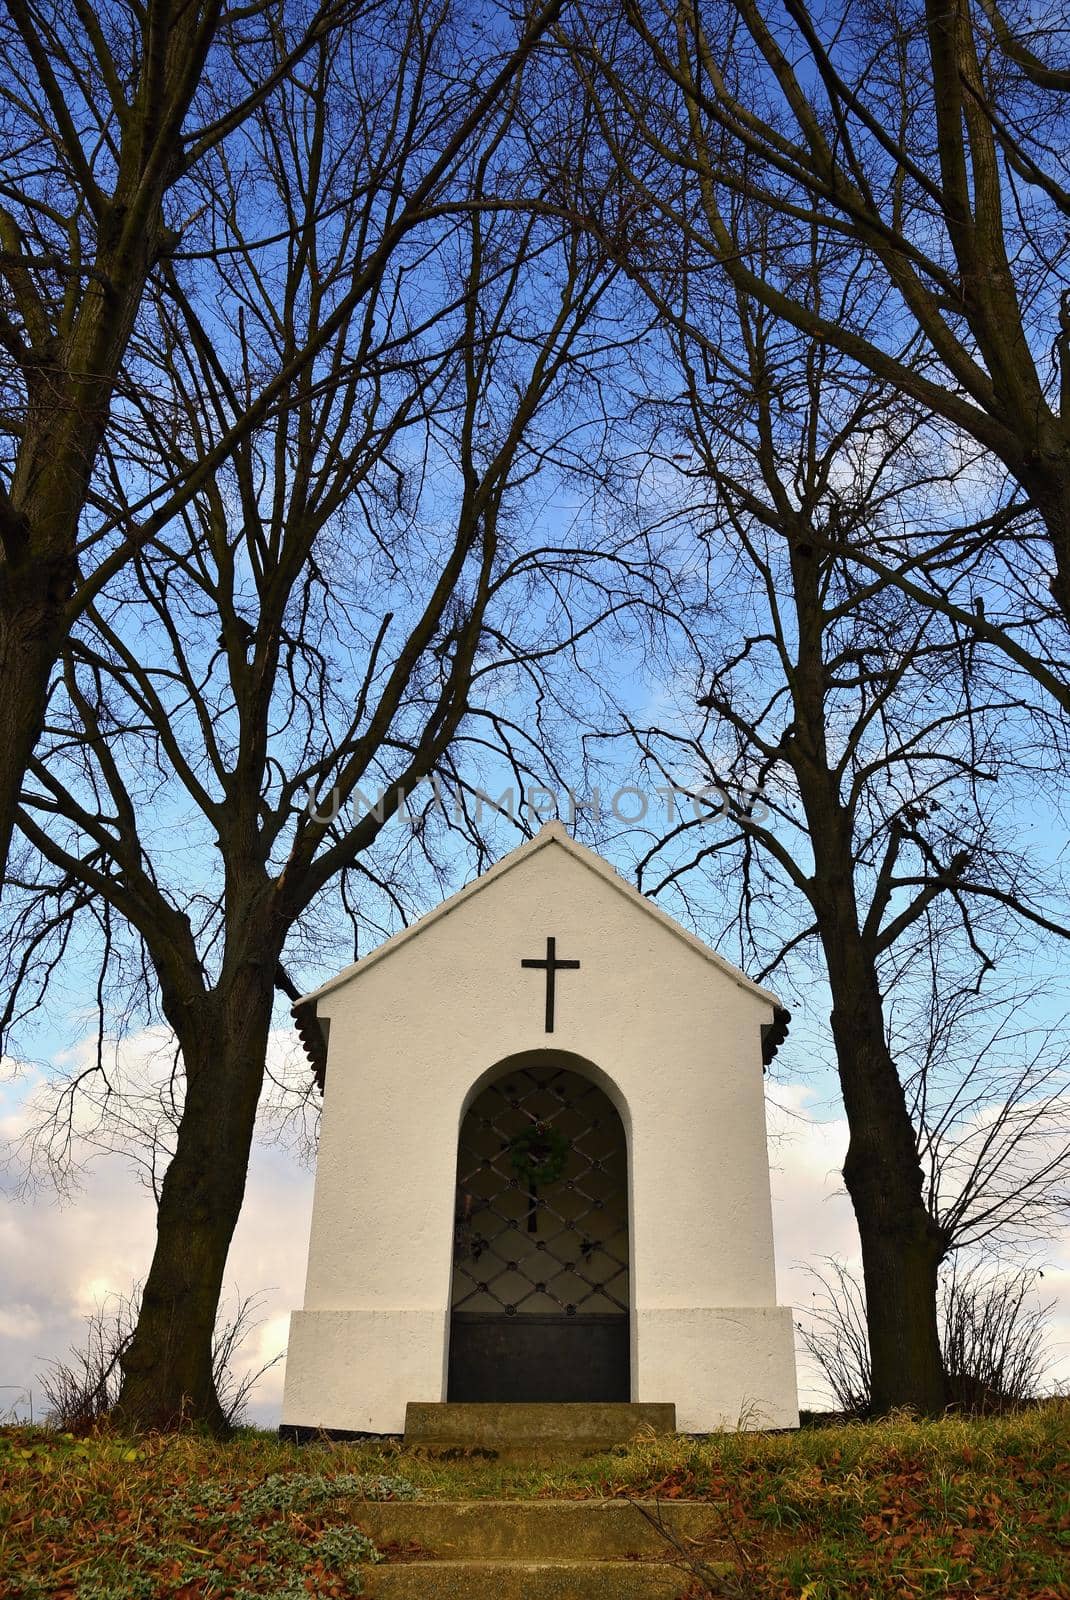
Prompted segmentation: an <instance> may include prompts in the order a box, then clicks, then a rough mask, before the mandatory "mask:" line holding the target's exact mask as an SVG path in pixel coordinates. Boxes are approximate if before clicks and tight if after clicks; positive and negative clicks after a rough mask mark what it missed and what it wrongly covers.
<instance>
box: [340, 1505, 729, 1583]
mask: <svg viewBox="0 0 1070 1600" xmlns="http://www.w3.org/2000/svg"><path fill="white" fill-rule="evenodd" d="M641 1507H642V1509H641ZM644 1509H645V1510H646V1511H647V1512H648V1513H649V1514H650V1516H653V1517H654V1518H660V1520H661V1523H662V1526H663V1527H665V1528H666V1529H668V1530H671V1533H672V1535H673V1537H674V1538H675V1539H676V1540H677V1541H678V1542H679V1544H680V1545H682V1546H684V1547H685V1548H694V1550H695V1552H696V1554H700V1556H701V1560H702V1562H703V1563H704V1565H705V1567H706V1569H707V1570H708V1571H710V1572H712V1573H719V1574H721V1575H725V1574H728V1573H730V1572H732V1571H734V1567H733V1565H732V1563H730V1562H726V1561H724V1559H723V1555H724V1551H723V1547H720V1546H719V1544H718V1534H719V1533H720V1532H723V1529H722V1526H721V1522H720V1515H719V1511H718V1507H717V1506H715V1505H709V1504H705V1503H701V1502H698V1501H690V1502H689V1501H680V1500H674V1501H666V1502H663V1503H661V1504H660V1505H658V1504H657V1503H656V1502H653V1501H644V1502H638V1503H637V1502H635V1501H630V1500H464V1501H460V1500H452V1501H451V1500H424V1501H420V1500H412V1501H391V1502H387V1503H385V1504H376V1505H367V1506H364V1507H362V1508H361V1510H360V1513H359V1515H358V1516H357V1517H356V1518H355V1521H356V1522H357V1524H358V1526H359V1527H360V1528H361V1530H362V1532H365V1533H367V1534H369V1535H370V1536H371V1538H373V1539H374V1540H375V1542H376V1544H377V1545H379V1547H380V1548H381V1549H383V1550H385V1551H386V1552H387V1554H388V1557H390V1558H391V1559H388V1561H387V1562H386V1563H385V1564H384V1565H382V1566H375V1567H369V1568H368V1570H367V1574H366V1577H365V1594H366V1595H367V1596H368V1597H369V1600H678V1597H679V1596H682V1595H684V1594H685V1593H686V1592H687V1590H688V1586H689V1584H690V1583H691V1581H692V1575H691V1573H690V1572H689V1571H688V1570H687V1569H686V1566H685V1564H684V1563H683V1562H682V1561H681V1558H680V1556H679V1553H678V1551H677V1550H676V1549H675V1548H674V1546H673V1544H672V1542H671V1541H670V1540H669V1539H667V1538H666V1537H665V1536H664V1534H662V1532H661V1531H660V1530H659V1529H658V1528H657V1527H655V1526H654V1525H653V1524H652V1523H651V1521H650V1520H649V1518H648V1517H647V1516H645V1515H644V1514H643V1513H644ZM718 1556H720V1557H721V1559H717V1558H718ZM399 1557H400V1558H399Z"/></svg>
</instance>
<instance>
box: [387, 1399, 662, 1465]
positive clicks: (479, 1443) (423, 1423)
mask: <svg viewBox="0 0 1070 1600" xmlns="http://www.w3.org/2000/svg"><path fill="white" fill-rule="evenodd" d="M675 1431H676V1407H675V1406H674V1405H660V1404H656V1403H650V1402H647V1403H645V1404H634V1405H628V1404H618V1405H613V1404H598V1403H577V1404H561V1405H540V1404H534V1403H533V1404H527V1405H504V1404H496V1403H491V1402H486V1403H483V1404H479V1403H457V1402H449V1401H437V1402H435V1401H423V1400H410V1401H409V1404H408V1406H407V1407H406V1409H405V1443H406V1445H426V1446H433V1447H435V1448H439V1449H484V1450H506V1451H508V1450H517V1449H539V1448H540V1447H548V1448H553V1449H554V1450H561V1449H567V1450H581V1451H582V1450H587V1451H591V1452H593V1451H596V1450H608V1449H611V1448H612V1447H613V1445H616V1444H626V1443H627V1442H628V1440H629V1439H632V1438H634V1437H635V1435H636V1434H637V1433H643V1432H646V1433H660V1434H667V1433H674V1432H675Z"/></svg>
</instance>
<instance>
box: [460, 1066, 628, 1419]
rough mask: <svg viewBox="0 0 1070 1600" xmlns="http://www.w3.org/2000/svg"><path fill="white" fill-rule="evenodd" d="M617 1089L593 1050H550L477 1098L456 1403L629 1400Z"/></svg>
mask: <svg viewBox="0 0 1070 1600" xmlns="http://www.w3.org/2000/svg"><path fill="white" fill-rule="evenodd" d="M599 1080H600V1081H599ZM611 1088H612V1085H611V1084H610V1083H609V1080H608V1079H606V1077H605V1075H604V1074H603V1073H601V1072H600V1071H599V1070H598V1069H597V1068H595V1067H593V1066H592V1064H591V1063H588V1062H586V1061H584V1060H583V1059H582V1058H581V1057H577V1056H574V1055H571V1054H569V1053H567V1052H564V1051H553V1050H539V1051H532V1052H528V1053H526V1054H523V1055H517V1056H512V1057H510V1058H508V1060H506V1061H504V1062H499V1063H498V1065H497V1066H496V1067H495V1068H493V1069H491V1071H490V1072H489V1073H486V1074H484V1076H483V1077H482V1078H481V1079H480V1080H479V1082H478V1083H477V1084H476V1086H475V1088H474V1090H473V1091H472V1093H471V1095H470V1096H469V1099H468V1102H467V1105H466V1107H465V1110H464V1113H463V1115H462V1118H461V1124H460V1131H459V1136H458V1152H457V1182H456V1189H455V1209H454V1254H453V1272H452V1287H451V1296H450V1301H451V1303H450V1352H449V1372H448V1387H447V1395H448V1398H449V1399H450V1400H455V1401H506V1402H517V1401H621V1400H628V1399H629V1398H630V1391H631V1379H630V1359H629V1342H630V1341H629V1322H630V1244H629V1174H628V1139H627V1133H626V1129H625V1125H624V1121H623V1120H622V1117H621V1113H620V1111H619V1110H618V1109H617V1106H616V1105H615V1104H614V1102H613V1099H611V1098H610V1094H609V1093H608V1092H607V1090H608V1089H611ZM615 1098H616V1096H615Z"/></svg>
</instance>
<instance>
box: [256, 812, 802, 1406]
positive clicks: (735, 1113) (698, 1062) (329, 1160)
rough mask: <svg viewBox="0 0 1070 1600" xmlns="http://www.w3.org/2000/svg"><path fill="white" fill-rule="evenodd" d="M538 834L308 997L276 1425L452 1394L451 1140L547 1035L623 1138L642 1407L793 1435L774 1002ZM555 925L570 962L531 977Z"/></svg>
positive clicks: (554, 834)
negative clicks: (772, 1147)
mask: <svg viewBox="0 0 1070 1600" xmlns="http://www.w3.org/2000/svg"><path fill="white" fill-rule="evenodd" d="M587 855H588V853H587V852H578V851H577V849H576V847H575V846H572V845H571V844H570V843H568V842H567V841H564V840H563V838H562V833H561V830H560V828H559V827H558V828H555V829H547V830H544V832H543V833H542V834H540V836H539V838H538V839H537V840H536V841H535V842H534V844H533V845H529V846H527V847H525V849H523V850H521V851H519V852H515V853H514V855H513V856H512V857H507V858H506V861H505V862H504V863H500V864H499V867H498V868H496V869H494V870H493V871H492V873H491V874H490V875H488V877H487V878H486V879H484V880H481V886H480V887H478V888H477V889H476V891H475V892H471V891H469V892H468V893H466V894H464V895H463V896H460V897H458V898H457V902H456V904H451V903H449V902H447V909H446V910H445V912H444V913H440V914H436V915H433V916H432V917H431V918H429V919H425V922H424V924H418V925H417V928H416V930H410V931H409V933H408V934H407V935H403V936H401V938H400V939H399V940H397V941H392V942H391V945H389V946H387V947H386V950H385V951H384V953H383V955H382V956H381V957H379V958H377V956H376V955H375V954H373V955H372V956H371V957H369V958H366V960H365V962H364V963H361V964H360V965H359V966H358V967H357V968H355V969H352V970H351V973H350V974H349V975H347V976H346V977H345V978H344V979H343V981H341V982H340V983H338V984H337V986H335V987H333V988H332V987H330V986H327V992H325V993H323V994H322V995H321V997H320V998H319V1000H318V1005H317V1011H318V1015H319V1016H320V1017H323V1018H329V1020H330V1049H329V1056H328V1071H327V1086H326V1093H325V1100H324V1110H323V1121H322V1128H321V1136H320V1149H319V1159H318V1167H317V1174H316V1192H315V1204H314V1208H313V1218H312V1232H311V1240H310V1247H309V1264H308V1276H307V1282H306V1289H305V1305H304V1310H303V1311H302V1312H300V1313H296V1314H295V1316H294V1319H293V1324H292V1329H291V1339H290V1346H289V1353H288V1357H287V1372H286V1390H285V1399H284V1405H283V1421H284V1422H285V1423H289V1424H298V1425H304V1426H324V1427H332V1428H345V1429H355V1430H367V1431H370V1432H385V1433H389V1432H400V1431H401V1428H402V1426H403V1419H404V1406H405V1402H406V1401H407V1400H439V1399H444V1398H445V1387H444V1385H445V1371H446V1341H447V1337H448V1305H449V1299H450V1275H451V1265H452V1248H453V1228H454V1190H455V1178H456V1162H457V1134H458V1129H459V1125H460V1119H461V1116H462V1114H463V1112H464V1110H465V1108H466V1106H467V1104H468V1102H469V1100H470V1098H471V1096H472V1094H473V1093H474V1091H475V1088H476V1086H477V1085H478V1084H479V1082H480V1081H481V1080H483V1079H485V1078H486V1077H487V1076H488V1075H489V1074H491V1073H492V1072H493V1071H495V1070H497V1069H498V1067H499V1064H500V1063H501V1062H502V1061H503V1060H504V1059H506V1058H508V1057H510V1056H512V1055H514V1054H516V1053H518V1052H523V1051H528V1050H542V1049H545V1048H547V1047H548V1046H552V1047H554V1048H555V1049H560V1050H562V1051H567V1052H569V1053H570V1054H571V1055H573V1056H574V1057H580V1058H582V1059H583V1061H585V1062H586V1063H590V1064H591V1067H590V1071H591V1075H592V1076H593V1077H594V1078H595V1080H596V1081H597V1082H599V1083H600V1084H601V1085H602V1086H603V1087H604V1088H605V1089H606V1091H607V1093H609V1095H610V1097H611V1098H612V1099H613V1101H614V1104H615V1105H616V1106H617V1108H618V1110H619V1111H620V1113H621V1115H622V1118H623V1120H624V1125H625V1129H626V1132H627V1134H628V1140H629V1169H630V1179H631V1185H632V1200H631V1249H632V1263H631V1293H632V1302H633V1313H632V1316H633V1330H632V1385H633V1396H632V1397H633V1399H636V1400H668V1401H675V1402H676V1404H677V1418H678V1424H679V1426H680V1427H681V1428H682V1429H684V1430H688V1431H707V1430H710V1429H714V1428H717V1427H723V1426H725V1425H731V1426H734V1425H736V1424H737V1422H739V1421H740V1420H744V1421H749V1423H750V1425H765V1426H770V1425H772V1426H792V1425H794V1424H795V1423H796V1422H797V1402H796V1394H795V1372H794V1358H793V1342H792V1332H791V1318H790V1313H789V1312H787V1311H786V1310H778V1309H777V1308H776V1305H775V1300H776V1295H775V1284H774V1275H773V1238H772V1220H771V1212H770V1198H769V1172H768V1164H767V1155H766V1138H765V1111H764V1098H763V1087H762V1065H761V1036H760V1029H761V1026H762V1025H763V1024H764V1023H769V1022H771V1021H772V1015H773V1004H774V1002H773V1000H772V997H771V996H768V995H767V994H765V993H764V992H763V991H759V990H757V989H756V988H755V986H754V985H752V984H749V983H748V982H747V981H746V980H745V979H742V977H741V975H736V974H735V973H734V971H733V969H730V968H727V966H726V965H725V964H717V963H716V962H714V961H713V960H711V959H710V958H709V957H708V955H706V954H704V953H703V951H702V949H701V948H697V947H696V945H695V942H694V941H692V940H690V939H689V938H688V937H687V936H686V935H684V934H683V933H682V931H680V932H676V931H674V927H673V925H671V924H669V923H668V920H667V919H664V918H661V917H660V916H655V915H652V914H650V913H649V912H648V911H647V909H646V908H645V907H644V905H643V904H641V903H640V902H639V901H638V900H637V898H636V897H635V896H634V894H633V892H632V891H630V890H629V889H628V888H627V887H626V886H625V885H624V884H623V883H622V882H621V880H617V879H615V878H614V877H613V875H611V874H610V873H609V872H608V869H606V868H605V866H604V864H601V863H597V858H593V859H594V862H595V864H594V865H592V864H591V863H590V861H589V859H587ZM551 934H552V935H554V936H555V937H556V939H557V952H558V955H559V956H560V957H572V958H578V959H579V960H580V961H581V963H582V966H581V968H580V970H579V971H578V972H570V971H566V972H562V973H559V974H558V979H557V1007H556V1019H555V1022H556V1026H555V1031H554V1033H553V1035H552V1036H548V1035H547V1034H546V1033H545V1030H544V997H545V979H544V975H543V973H542V972H540V971H532V970H525V969H523V968H521V966H520V962H521V959H522V958H524V957H531V956H535V957H541V956H542V955H544V953H545V946H546V938H547V936H548V935H551Z"/></svg>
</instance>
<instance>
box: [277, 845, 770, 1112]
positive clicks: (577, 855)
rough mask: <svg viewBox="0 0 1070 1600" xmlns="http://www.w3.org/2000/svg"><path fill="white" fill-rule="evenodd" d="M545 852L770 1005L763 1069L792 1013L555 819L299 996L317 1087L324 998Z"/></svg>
mask: <svg viewBox="0 0 1070 1600" xmlns="http://www.w3.org/2000/svg"><path fill="white" fill-rule="evenodd" d="M548 848H554V849H560V850H564V851H565V852H566V854H568V855H570V856H572V857H573V858H574V859H575V860H576V861H578V862H579V863H580V864H581V865H582V866H583V867H585V868H587V870H588V871H590V872H594V873H595V874H597V876H598V877H600V878H601V879H602V880H603V882H605V883H607V884H609V885H610V887H611V888H613V889H615V890H616V891H617V893H618V894H622V895H624V896H625V898H626V899H628V900H630V901H631V902H632V904H633V905H634V906H635V907H636V908H637V909H639V910H642V911H643V912H645V914H646V915H647V916H648V917H653V918H654V920H655V921H656V922H658V923H660V924H661V926H662V927H663V928H665V929H666V931H667V932H669V933H671V934H673V935H674V936H675V937H676V938H677V939H681V940H682V941H683V942H684V943H685V944H686V945H688V946H689V948H690V949H692V950H693V951H695V953H696V954H697V955H700V956H702V958H703V959H704V960H706V961H708V962H709V963H710V965H711V966H714V967H716V968H717V969H718V970H719V971H720V972H722V973H723V974H724V976H725V977H727V978H730V979H731V980H732V981H733V983H736V984H738V985H739V987H740V988H741V989H749V990H750V992H751V993H752V994H754V995H757V996H758V997H759V998H760V999H762V1000H765V1001H767V1002H768V1004H769V1005H771V1006H772V1007H773V1018H774V1019H773V1022H772V1023H769V1024H767V1025H766V1026H765V1027H763V1029H762V1042H763V1059H764V1061H765V1063H766V1065H768V1064H769V1062H770V1061H771V1060H772V1059H773V1056H774V1055H775V1054H776V1052H777V1050H778V1048H779V1047H780V1045H781V1044H782V1043H783V1041H784V1038H785V1037H786V1035H787V1031H788V1022H789V1021H790V1012H788V1011H786V1010H785V1009H784V1007H783V1006H782V1005H781V1004H780V1001H779V1000H778V999H777V997H776V995H775V994H773V992H772V991H771V990H769V989H764V988H763V987H762V986H761V984H758V983H755V982H754V980H753V979H752V978H748V977H747V975H746V973H745V972H741V971H740V969H739V968H738V967H736V966H733V964H732V963H731V962H730V961H726V960H725V958H724V956H722V955H718V953H717V951H716V950H712V949H711V948H710V946H709V945H708V944H704V943H703V941H702V940H701V939H699V938H697V937H696V936H695V934H693V933H689V932H688V930H687V929H686V928H684V927H681V925H680V924H679V923H678V922H677V921H676V920H675V919H674V918H673V917H670V916H669V915H668V913H667V912H665V911H662V909H661V908H660V906H657V905H655V904H654V902H653V901H652V900H649V899H648V898H647V896H646V895H644V894H641V893H640V891H639V890H638V889H636V888H635V887H634V885H633V884H630V883H629V882H628V881H627V879H626V878H623V877H622V876H621V875H620V873H619V872H617V871H616V870H615V869H614V868H613V867H611V866H610V864H609V862H608V861H606V860H604V859H603V857H602V856H600V855H598V854H597V853H596V852H595V851H594V850H589V849H588V848H587V846H586V845H582V844H579V843H578V842H577V841H576V840H575V839H573V838H572V836H571V834H570V833H569V832H568V830H567V829H566V828H565V826H564V824H563V823H561V822H556V821H555V822H547V823H546V824H544V826H543V827H542V828H540V829H539V832H538V833H537V834H536V835H535V837H534V839H528V840H525V842H524V843H523V844H522V845H520V846H518V848H517V849H515V850H510V852H509V854H508V855H505V856H503V857H502V859H501V860H500V861H498V862H496V863H495V864H494V866H493V867H490V868H488V870H487V871H486V872H484V873H483V874H482V875H481V876H480V877H478V878H475V879H473V881H472V882H471V883H469V884H466V885H465V887H464V888H463V889H459V890H458V891H457V893H456V894H452V895H450V896H449V898H448V899H446V900H443V901H442V903H441V904H440V905H438V906H436V907H435V909H434V910H433V911H429V912H428V913H427V915H426V916H423V917H420V918H419V920H418V921H416V922H413V923H411V924H410V925H409V927H407V928H403V929H402V930H401V932H400V933H395V934H394V935H393V937H392V938H390V939H386V940H384V942H383V943H382V944H380V945H377V946H376V948H375V949H374V950H371V951H369V952H368V954H367V955H366V956H362V957H361V958H360V960H359V961H354V962H353V963H352V964H351V965H350V966H348V967H345V968H343V970H342V971H341V972H339V973H338V974H337V975H336V976H335V977H333V978H330V979H328V981H327V982H326V983H323V984H321V985H320V986H319V988H318V989H313V990H311V992H310V993H309V994H306V995H303V996H302V997H301V999H300V1000H298V1001H297V1003H296V1004H295V1005H294V1007H293V1015H294V1018H295V1021H296V1024H297V1031H298V1033H299V1035H300V1037H301V1041H302V1043H303V1044H304V1046H305V1049H306V1051H307V1052H308V1055H309V1057H310V1059H311V1061H312V1065H313V1070H314V1071H315V1074H316V1079H317V1082H318V1083H319V1085H320V1088H321V1089H322V1088H323V1079H324V1074H325V1071H326V1061H327V1050H326V1038H325V1036H324V1033H323V1029H322V1025H321V1024H320V1023H319V1022H318V1020H317V1017H316V1006H317V1003H318V1002H319V1001H320V1000H322V999H323V997H324V996H325V995H328V994H331V993H332V992H333V991H334V990H335V989H339V988H341V987H342V985H343V984H346V983H349V982H350V981H351V980H352V979H354V978H357V977H360V976H361V975H362V974H363V973H365V972H367V970H368V969H369V968H370V967H373V966H374V965H375V964H376V962H378V961H385V960H386V959H387V958H388V957H389V956H391V955H393V954H394V952H395V951H396V950H398V949H400V947H401V946H402V945H403V944H407V943H408V942H409V941H410V940H412V939H417V938H419V936H420V934H421V933H423V932H425V931H426V929H428V928H429V927H431V926H432V924H433V923H435V922H437V921H439V919H440V918H442V917H447V916H449V915H450V913H451V912H453V911H456V910H457V908H458V906H461V905H463V904H464V902H465V901H466V900H470V899H472V898H473V897H474V896H475V895H477V894H481V893H482V891H483V890H484V889H486V888H489V886H490V885H491V884H493V883H496V882H497V881H498V880H499V879H500V878H504V877H505V876H506V874H507V873H509V872H512V871H513V869H514V868H515V867H517V866H519V865H520V863H521V862H524V861H528V860H529V859H530V858H531V857H532V856H534V855H536V854H538V852H539V851H540V850H546V849H548Z"/></svg>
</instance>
